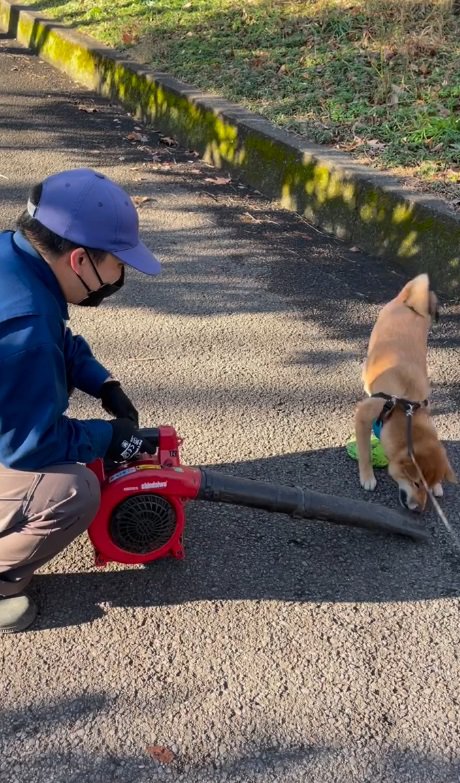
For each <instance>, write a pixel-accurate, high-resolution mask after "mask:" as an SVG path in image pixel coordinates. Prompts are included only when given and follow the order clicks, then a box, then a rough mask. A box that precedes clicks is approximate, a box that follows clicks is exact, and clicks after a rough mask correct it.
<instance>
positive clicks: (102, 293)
mask: <svg viewBox="0 0 460 783" xmlns="http://www.w3.org/2000/svg"><path fill="white" fill-rule="evenodd" d="M85 252H86V255H87V256H88V258H89V260H90V262H91V266H92V267H93V269H94V271H95V272H96V277H97V279H98V280H99V282H100V284H101V287H100V288H98V289H97V291H92V290H91V288H90V287H89V285H87V284H86V283H85V281H84V280H83V278H82V277H81V276H80V275H79V274H78V273H77V272H75V274H76V275H77V277H78V278H79V280H81V282H82V283H83V285H84V286H85V288H86V290H87V291H88V296H85V298H84V299H82V300H81V302H78V305H79V307H99V305H100V304H101V302H102V301H103V299H106V298H107V297H108V296H112V294H116V292H117V291H119V290H120V288H122V286H123V285H124V282H125V268H124V267H123V269H122V271H121V275H120V277H119V278H118V280H116V281H115V283H104V281H103V280H102V279H101V276H100V274H99V272H98V271H97V269H96V265H95V263H94V262H93V259H92V258H91V256H90V254H89V253H88V251H87V250H86V248H85Z"/></svg>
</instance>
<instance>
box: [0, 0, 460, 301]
mask: <svg viewBox="0 0 460 783" xmlns="http://www.w3.org/2000/svg"><path fill="white" fill-rule="evenodd" d="M0 26H1V27H2V28H3V29H4V30H8V32H9V33H11V34H12V35H14V36H15V37H16V38H17V39H18V40H19V41H20V42H21V43H22V44H24V45H26V46H28V47H30V48H31V49H32V50H33V51H35V52H37V53H39V54H40V56H41V57H43V58H44V59H46V60H48V61H49V62H50V63H52V64H53V65H55V66H56V67H58V68H60V69H61V70H63V71H64V72H65V73H67V74H68V75H69V76H71V77H73V78H74V79H76V80H77V81H79V82H80V83H82V84H85V85H86V86H88V87H90V88H92V89H94V90H96V91H97V92H99V93H100V94H102V95H105V96H107V97H110V98H112V99H116V100H118V101H119V102H120V103H122V104H123V105H124V106H125V108H127V109H128V110H130V111H132V112H133V113H134V114H136V116H138V117H140V118H142V119H143V120H145V121H147V122H151V123H154V124H155V127H157V128H161V130H162V131H163V132H164V133H168V134H173V135H175V136H176V137H177V138H178V140H179V141H180V142H182V143H184V144H186V145H187V146H189V147H194V148H195V149H197V150H198V151H199V152H200V153H201V154H202V155H203V156H204V158H205V159H207V160H208V161H210V162H212V163H214V165H216V166H217V167H220V168H222V167H224V168H226V169H228V170H229V171H232V172H233V173H237V174H238V175H239V176H241V177H242V178H243V179H244V180H245V181H246V182H247V183H248V184H250V185H252V186H254V187H256V188H258V189H259V190H260V191H262V192H263V193H265V194H266V195H267V196H269V197H271V198H274V199H276V200H278V201H279V202H280V203H281V204H282V205H283V206H284V207H286V208H287V209H291V210H294V211H296V212H299V213H300V214H302V215H304V216H305V217H306V218H308V219H309V220H311V221H312V222H314V223H315V224H317V225H319V226H321V227H323V228H324V229H325V230H327V231H329V232H331V233H333V234H335V235H336V236H338V237H340V238H342V239H346V240H348V241H351V242H353V243H354V244H357V245H359V246H360V247H362V248H363V249H365V250H368V251H369V252H371V253H373V254H374V255H376V256H381V257H384V258H390V259H392V260H393V261H394V260H397V261H399V262H400V264H401V265H403V266H404V267H405V268H406V270H407V272H408V273H416V272H420V271H428V272H429V273H430V275H431V278H432V281H433V284H434V285H435V286H436V287H437V288H438V289H439V290H442V291H445V292H446V293H448V294H449V295H451V296H455V297H457V296H458V295H459V294H460V269H459V267H460V217H459V216H456V215H455V214H454V213H451V212H450V211H449V210H448V208H447V206H446V205H444V203H443V202H441V201H438V200H435V199H431V198H429V197H426V196H422V195H418V194H413V193H408V192H407V191H405V190H404V189H403V188H401V186H400V185H399V183H398V182H397V181H396V180H395V179H393V178H392V177H389V176H387V175H385V174H379V173H378V172H372V171H370V170H369V169H366V168H365V167H363V166H360V165H358V164H355V163H354V162H353V161H352V160H351V159H350V158H347V157H346V156H345V155H343V154H341V153H338V152H337V153H335V152H334V151H327V150H325V149H323V148H321V147H319V146H317V145H314V144H305V143H304V142H303V141H302V142H301V141H299V140H297V138H296V137H294V136H292V135H290V134H287V133H285V132H284V131H280V130H277V129H276V128H274V127H273V126H271V125H270V123H269V122H267V121H266V120H264V119H262V118H259V117H258V116H256V115H254V114H251V113H249V112H247V111H245V110H244V109H241V108H240V107H238V106H235V105H233V104H230V103H228V102H227V101H225V100H223V99H219V98H212V97H211V96H208V95H204V94H202V93H201V92H200V91H198V90H195V89H194V88H193V87H191V86H189V85H186V84H183V83H181V82H178V81H177V80H176V79H173V78H172V77H170V76H167V75H165V74H156V73H154V72H152V71H149V70H148V69H145V68H142V67H140V66H136V65H134V64H132V63H129V62H124V61H123V59H122V58H121V57H120V56H119V55H117V54H116V53H115V52H114V51H113V50H111V49H109V48H108V47H105V46H103V45H100V44H98V42H97V41H94V40H93V39H91V38H89V37H88V36H84V35H82V34H80V33H77V32H75V31H73V30H69V29H68V28H65V27H63V26H61V25H57V24H54V23H52V22H50V21H49V20H46V19H43V18H42V17H40V16H39V15H37V14H34V13H32V12H31V11H29V10H27V9H26V8H24V6H20V5H19V4H17V3H15V2H11V1H10V0H0Z"/></svg>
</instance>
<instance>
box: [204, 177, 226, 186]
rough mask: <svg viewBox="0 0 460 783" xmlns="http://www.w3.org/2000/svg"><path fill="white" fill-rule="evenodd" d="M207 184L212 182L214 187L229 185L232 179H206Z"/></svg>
mask: <svg viewBox="0 0 460 783" xmlns="http://www.w3.org/2000/svg"><path fill="white" fill-rule="evenodd" d="M204 181H205V182H212V184H213V185H228V184H229V182H231V181H232V178H231V177H205V180H204Z"/></svg>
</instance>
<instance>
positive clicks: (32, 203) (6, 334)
mask: <svg viewBox="0 0 460 783" xmlns="http://www.w3.org/2000/svg"><path fill="white" fill-rule="evenodd" d="M126 267H134V268H135V269H137V270H139V271H141V272H144V273H145V274H148V275H156V274H158V273H159V272H160V264H159V262H158V260H157V259H156V258H155V257H154V256H153V255H152V253H151V252H150V251H149V250H148V248H147V247H146V246H145V245H144V244H143V243H142V242H141V241H140V239H139V227H138V218H137V212H136V209H135V207H134V206H133V204H132V202H131V200H130V198H129V196H128V194H127V193H125V191H124V190H122V189H121V188H120V187H119V186H118V185H116V184H115V183H114V182H112V181H111V180H110V179H108V178H107V177H105V176H104V175H102V174H100V173H98V172H95V171H92V170H90V169H73V170H70V171H63V172H60V173H58V174H54V175H52V176H50V177H48V178H47V179H45V180H44V181H43V182H42V183H41V184H40V185H38V186H36V187H35V188H34V189H33V191H32V193H31V195H30V198H29V201H28V204H27V209H26V210H25V212H24V213H23V214H22V215H21V216H20V217H19V219H18V221H17V229H16V230H15V231H5V232H3V233H2V234H0V291H1V297H0V633H11V632H14V631H21V630H24V629H25V628H27V627H28V626H29V625H31V624H32V622H33V621H34V619H35V616H36V614H37V607H36V605H35V603H34V602H33V601H32V599H31V598H30V597H29V596H28V595H27V592H26V588H27V585H28V584H29V582H30V580H31V578H32V576H33V574H34V572H35V571H36V570H37V569H38V568H40V567H41V566H42V565H44V564H45V563H47V562H48V561H50V560H51V559H52V558H53V557H54V556H55V555H57V554H58V553H59V552H61V551H62V550H63V549H65V547H66V546H67V545H68V544H70V542H71V541H73V539H74V538H76V536H78V535H79V534H80V533H82V532H83V531H85V530H86V529H87V528H88V526H89V525H90V523H91V521H92V520H93V518H94V516H95V515H96V512H97V510H98V506H99V500H100V493H99V483H98V481H97V479H96V477H95V475H94V474H93V473H92V472H91V471H90V470H88V468H87V467H86V466H85V465H86V464H87V463H89V462H92V461H93V460H94V459H96V458H98V457H105V456H107V457H108V458H110V459H111V460H114V461H123V460H124V459H126V457H127V455H129V456H130V457H133V456H135V455H136V454H137V453H139V452H153V451H154V450H155V446H154V444H152V443H150V442H148V441H146V440H145V439H143V438H142V437H141V435H140V432H139V430H138V414H137V411H136V409H135V407H134V405H133V404H132V402H131V401H130V399H129V398H128V397H127V395H126V394H125V393H124V392H123V390H122V388H121V386H120V383H119V382H118V381H117V380H116V379H114V378H112V377H111V376H110V373H109V371H108V370H106V369H105V368H104V367H103V366H102V365H101V364H100V363H99V362H98V361H97V360H96V359H95V358H94V356H93V354H92V353H91V350H90V348H89V346H88V344H87V342H86V341H85V340H84V339H83V338H82V337H80V336H74V335H73V334H72V333H71V331H70V329H69V328H68V327H67V325H66V322H67V320H68V318H69V315H68V309H67V305H68V304H69V303H70V304H76V305H83V306H89V307H96V306H98V305H99V304H101V302H102V301H103V299H104V298H106V297H107V296H110V295H112V294H114V293H116V292H117V291H119V290H120V288H121V287H122V286H123V284H124V282H125V270H126ZM74 388H77V389H80V390H81V391H83V392H86V393H87V394H89V395H91V396H92V397H95V398H97V399H99V400H100V402H101V404H102V407H103V409H104V410H105V411H106V412H107V413H109V415H111V416H113V417H114V418H113V419H112V420H110V421H107V420H104V419H98V418H95V419H89V420H77V419H73V418H69V417H68V416H66V415H65V411H66V410H67V408H68V403H69V394H70V393H71V391H72V389H74Z"/></svg>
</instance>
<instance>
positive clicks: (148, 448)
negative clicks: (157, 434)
mask: <svg viewBox="0 0 460 783" xmlns="http://www.w3.org/2000/svg"><path fill="white" fill-rule="evenodd" d="M110 425H111V427H112V440H111V441H110V444H109V447H108V449H107V452H106V455H105V456H106V457H107V458H108V459H111V460H113V462H127V461H129V460H131V459H134V458H135V457H137V455H138V454H155V451H156V450H157V447H158V441H157V440H156V439H154V438H144V437H142V435H141V432H140V431H139V429H138V428H137V427H136V426H135V425H134V424H133V422H132V421H131V419H113V421H111V422H110Z"/></svg>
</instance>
